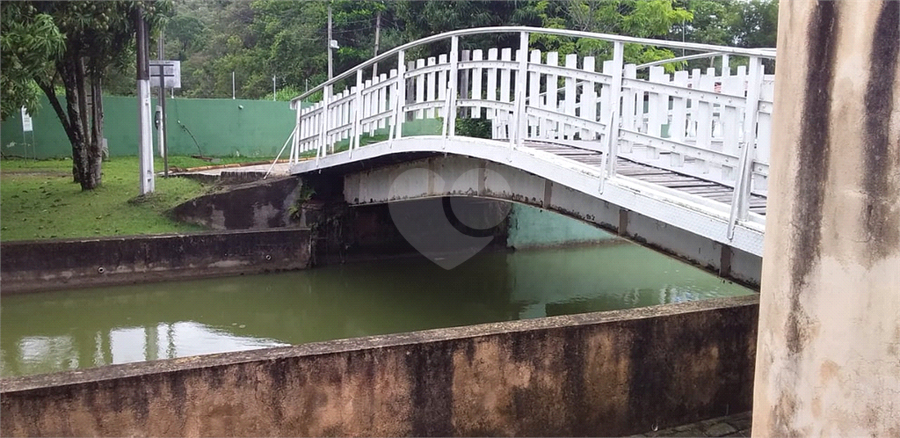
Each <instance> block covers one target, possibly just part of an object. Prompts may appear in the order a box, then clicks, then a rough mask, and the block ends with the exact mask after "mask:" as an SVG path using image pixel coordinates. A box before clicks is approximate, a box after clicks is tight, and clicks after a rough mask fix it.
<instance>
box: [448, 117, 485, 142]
mask: <svg viewBox="0 0 900 438" xmlns="http://www.w3.org/2000/svg"><path fill="white" fill-rule="evenodd" d="M456 135H459V136H463V137H475V138H492V137H493V135H492V132H491V120H490V119H463V118H458V119H456Z"/></svg>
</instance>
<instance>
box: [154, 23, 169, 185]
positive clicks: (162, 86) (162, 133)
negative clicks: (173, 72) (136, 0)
mask: <svg viewBox="0 0 900 438" xmlns="http://www.w3.org/2000/svg"><path fill="white" fill-rule="evenodd" d="M157 52H159V53H158V55H159V60H160V61H165V59H166V55H165V53H166V48H165V34H164V33H163V30H162V29H160V30H159V49H158V50H157ZM165 73H166V68H165V67H164V66H163V65H162V63H160V66H159V107H160V111H159V112H160V114H159V149H160V150H161V151H162V158H163V175H165V176H166V177H168V176H169V142H168V141H167V140H168V139H167V138H166V76H165Z"/></svg>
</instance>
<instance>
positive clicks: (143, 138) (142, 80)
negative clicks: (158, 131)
mask: <svg viewBox="0 0 900 438" xmlns="http://www.w3.org/2000/svg"><path fill="white" fill-rule="evenodd" d="M134 21H135V33H136V35H135V37H136V38H135V40H136V42H137V93H138V137H139V138H140V157H141V164H140V172H141V195H146V194H148V193H152V192H153V190H154V188H155V187H154V185H155V181H154V179H153V137H152V134H151V131H150V127H151V121H150V118H151V116H150V114H151V111H150V56H149V55H150V54H149V52H150V49H149V40H150V38H149V36H148V35H147V22H146V21H144V11H143V10H142V9H141V7H140V4H139V5H138V7H137V9H136V10H135V14H134Z"/></svg>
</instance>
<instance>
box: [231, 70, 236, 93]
mask: <svg viewBox="0 0 900 438" xmlns="http://www.w3.org/2000/svg"><path fill="white" fill-rule="evenodd" d="M235 96H236V95H235V93H234V70H232V71H231V100H234V99H235Z"/></svg>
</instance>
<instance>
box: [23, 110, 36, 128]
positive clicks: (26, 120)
mask: <svg viewBox="0 0 900 438" xmlns="http://www.w3.org/2000/svg"><path fill="white" fill-rule="evenodd" d="M33 131H34V125H33V124H32V122H31V115H29V114H28V111H26V110H25V107H24V106H23V107H22V132H33Z"/></svg>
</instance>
